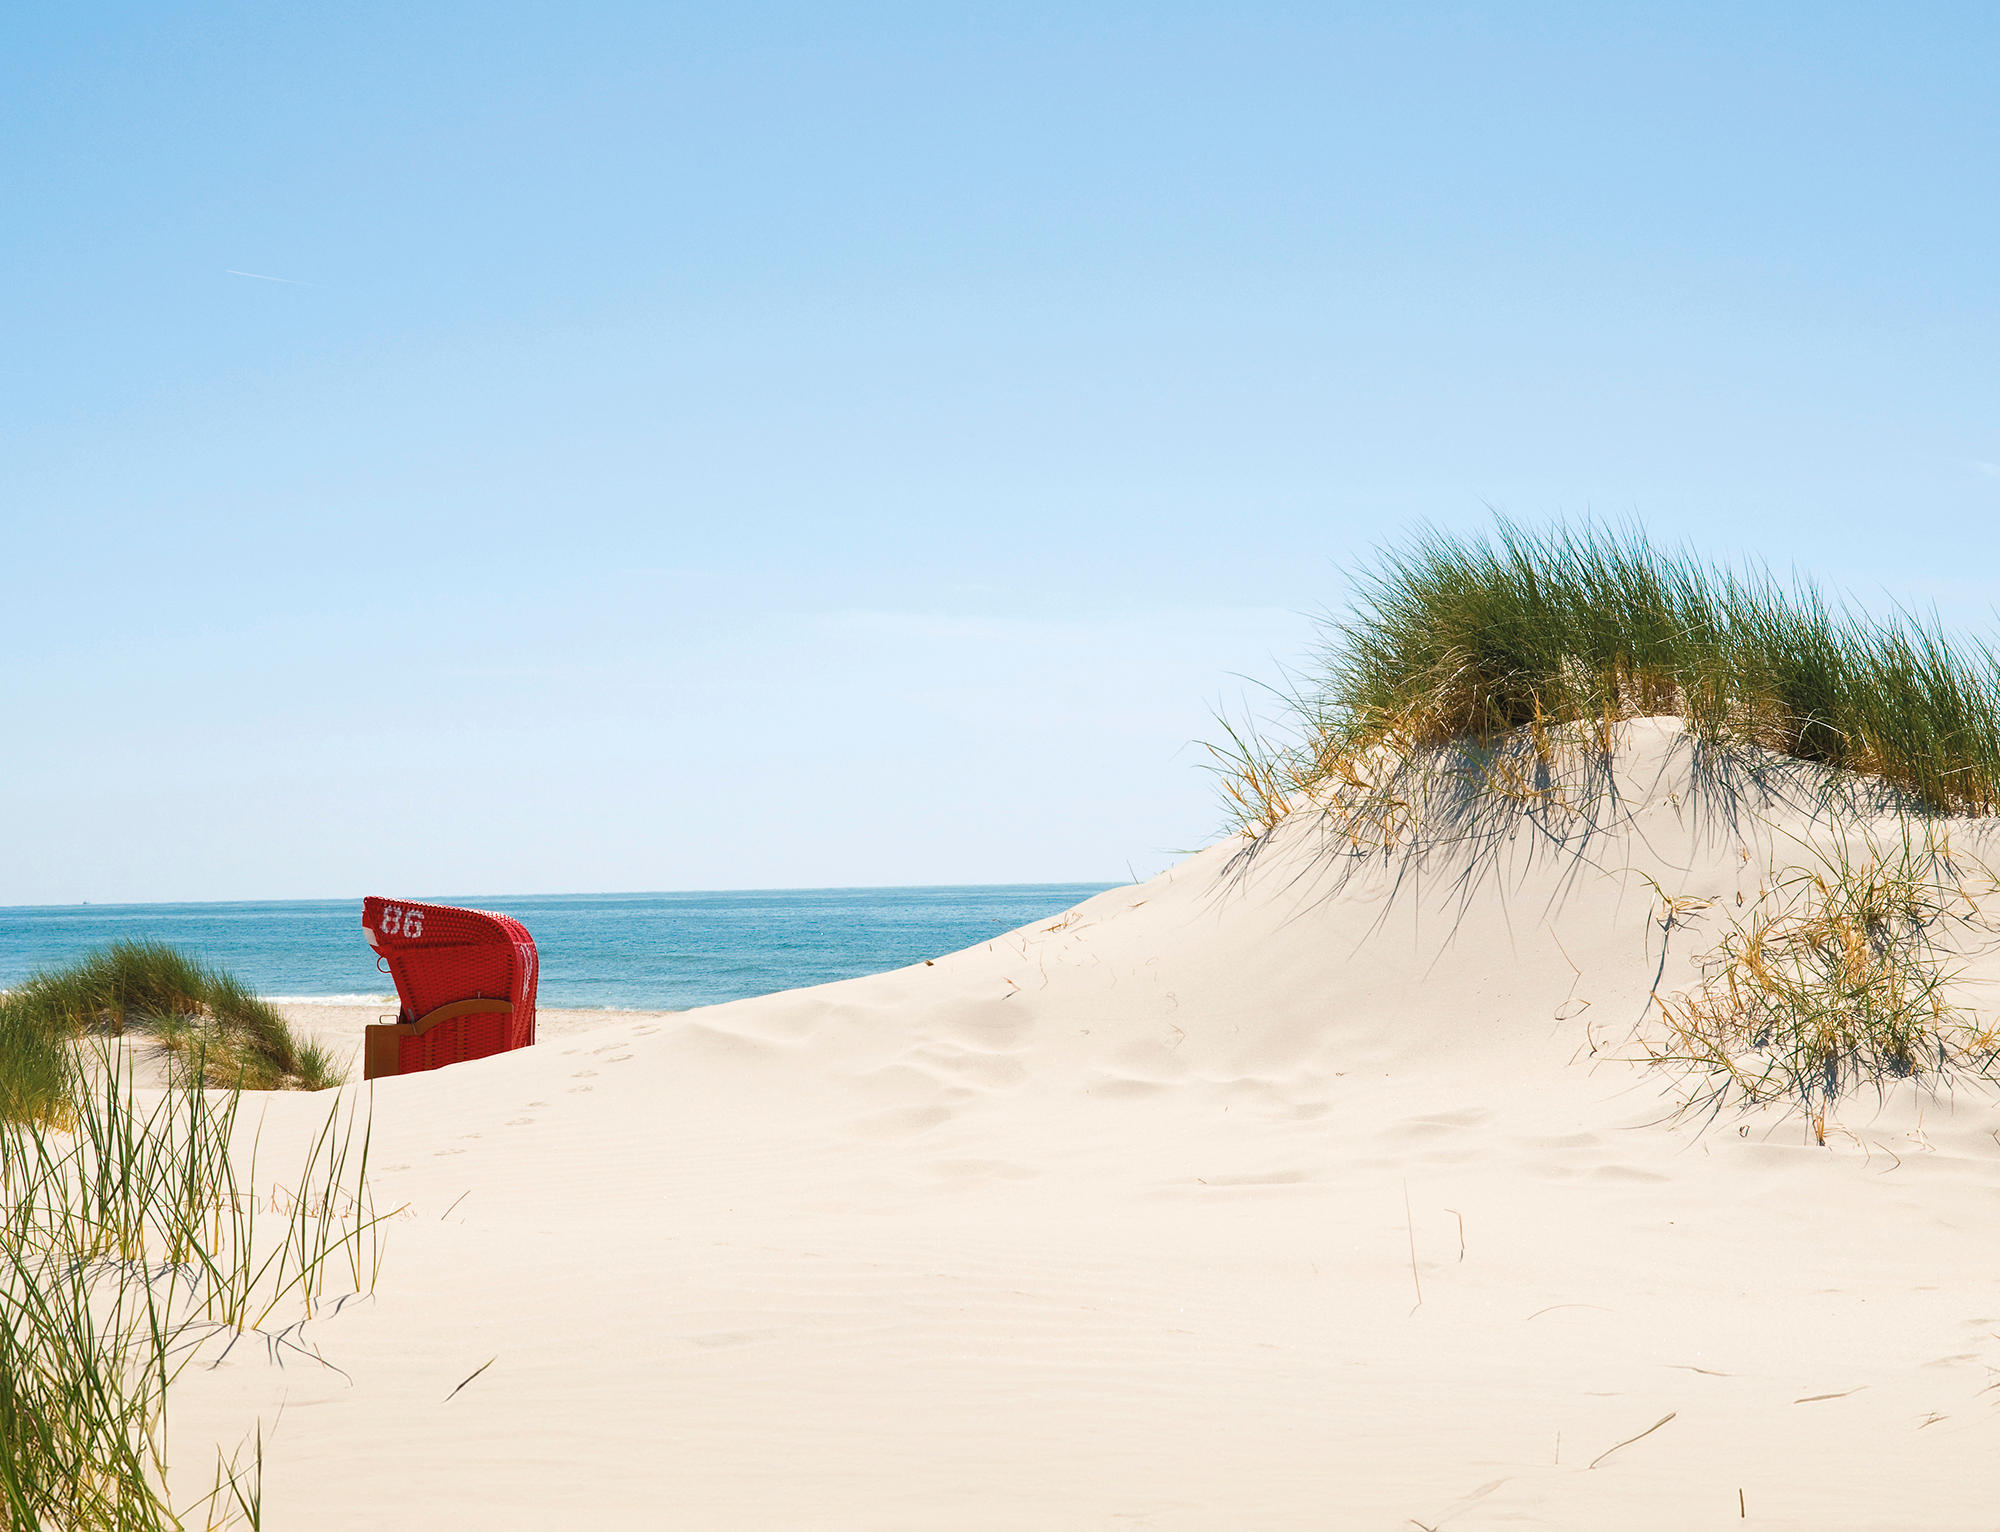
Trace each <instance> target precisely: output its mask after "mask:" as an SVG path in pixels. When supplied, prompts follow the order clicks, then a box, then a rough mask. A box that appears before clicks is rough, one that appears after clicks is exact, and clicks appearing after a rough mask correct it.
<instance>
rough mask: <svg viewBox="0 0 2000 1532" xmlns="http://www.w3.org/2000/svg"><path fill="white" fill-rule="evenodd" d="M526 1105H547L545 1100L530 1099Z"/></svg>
mask: <svg viewBox="0 0 2000 1532" xmlns="http://www.w3.org/2000/svg"><path fill="white" fill-rule="evenodd" d="M528 1105H529V1106H547V1105H548V1102H546V1101H530V1102H529V1103H528Z"/></svg>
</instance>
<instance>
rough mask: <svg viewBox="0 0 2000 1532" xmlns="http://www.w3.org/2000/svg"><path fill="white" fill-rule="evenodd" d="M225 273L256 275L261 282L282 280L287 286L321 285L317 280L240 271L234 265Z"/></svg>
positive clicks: (230, 274) (240, 275) (231, 274)
mask: <svg viewBox="0 0 2000 1532" xmlns="http://www.w3.org/2000/svg"><path fill="white" fill-rule="evenodd" d="M225 275H227V276H232V277H255V278H256V279H257V280H258V281H259V282H282V283H284V284H285V286H287V287H317V286H319V283H317V282H295V281H293V280H292V279H291V278H290V277H267V276H265V275H264V273H263V272H261V271H238V270H237V269H236V268H235V267H234V266H231V267H228V268H226V270H225Z"/></svg>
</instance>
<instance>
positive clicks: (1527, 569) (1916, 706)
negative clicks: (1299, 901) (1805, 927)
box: [1211, 520, 2000, 832]
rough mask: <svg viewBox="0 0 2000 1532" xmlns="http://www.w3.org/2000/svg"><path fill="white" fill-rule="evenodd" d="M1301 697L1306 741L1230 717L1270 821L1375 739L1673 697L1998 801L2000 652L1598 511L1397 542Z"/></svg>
mask: <svg viewBox="0 0 2000 1532" xmlns="http://www.w3.org/2000/svg"><path fill="white" fill-rule="evenodd" d="M1359 586H1360V591H1359V598H1358V600H1357V601H1356V603H1355V605H1354V607H1353V609H1352V610H1351V611H1350V612H1349V613H1348V614H1347V615H1346V616H1344V617H1338V618H1333V619H1330V620H1329V621H1328V622H1327V623H1326V625H1325V628H1324V635H1323V636H1324V642H1323V646H1322V650H1321V653H1320V656H1319V659H1318V661H1317V663H1316V664H1315V666H1314V667H1313V668H1312V670H1311V671H1309V672H1308V673H1307V674H1306V675H1305V676H1303V677H1301V678H1300V679H1299V682H1298V683H1297V688H1296V690H1295V691H1294V692H1293V693H1292V695H1291V696H1290V697H1289V699H1288V702H1289V709H1288V710H1289V712H1290V714H1291V715H1292V716H1291V719H1290V722H1291V724H1292V726H1293V727H1292V733H1293V735H1294V736H1295V738H1294V742H1293V743H1292V744H1290V745H1288V746H1273V745H1271V744H1269V743H1267V742H1265V741H1263V740H1261V739H1259V738H1257V737H1256V736H1255V735H1254V734H1252V733H1250V732H1249V731H1238V730H1235V729H1233V728H1229V726H1228V725H1226V724H1225V730H1226V733H1227V737H1226V739H1225V740H1224V741H1222V742H1220V743H1219V744H1217V745H1214V746H1212V747H1211V749H1212V750H1213V753H1214V754H1215V756H1216V757H1217V761H1218V764H1219V766H1220V768H1221V776H1222V784H1223V791H1224V795H1225V797H1226V798H1227V800H1228V802H1229V805H1230V809H1231V813H1232V815H1233V817H1234V818H1235V819H1236V821H1237V822H1238V824H1239V825H1240V826H1241V827H1242V828H1245V829H1248V830H1251V831H1253V832H1254V831H1258V830H1263V829H1268V828H1269V827H1270V826H1271V825H1273V824H1275V823H1276V822H1277V820H1279V819H1281V818H1283V817H1284V815H1285V814H1286V813H1288V812H1289V811H1290V810H1291V809H1292V808H1293V807H1296V806H1298V804H1300V803H1301V802H1303V801H1305V800H1306V799H1309V798H1311V797H1313V796H1315V795H1316V794H1317V793H1319V792H1321V791H1323V790H1325V789H1328V788H1333V787H1338V786H1339V784H1340V782H1341V780H1342V778H1343V775H1344V774H1353V773H1355V772H1356V771H1357V770H1359V769H1361V768H1358V767H1357V765H1356V763H1357V762H1359V761H1361V760H1363V759H1364V758H1366V757H1368V756H1369V755H1370V753H1371V752H1379V751H1384V750H1386V751H1387V752H1388V754H1389V755H1390V756H1391V757H1393V758H1400V759H1408V758H1410V757H1411V756H1413V755H1416V754H1419V753H1421V752H1422V751H1424V750H1426V749H1428V748H1432V747H1436V746H1440V745H1445V744H1450V743H1455V742H1465V741H1472V742H1478V743H1491V742H1493V741H1495V740H1497V739H1500V738H1503V737H1505V736H1508V735H1511V734H1514V733H1516V732H1518V731H1534V732H1537V733H1539V732H1540V731H1544V730H1549V729H1557V728H1561V727H1563V726H1581V727H1583V728H1584V729H1586V730H1588V731H1592V732H1593V733H1594V734H1595V735H1596V737H1597V739H1598V741H1599V742H1600V743H1601V744H1602V745H1603V746H1604V747H1605V748H1608V747H1609V745H1610V743H1611V734H1612V731H1613V730H1614V728H1615V726H1616V724H1617V723H1618V722H1619V721H1620V720H1622V719H1627V718H1633V717H1641V716H1661V715H1674V716H1678V717H1680V718H1682V719H1685V720H1686V722H1687V726H1688V728H1689V730H1690V731H1691V732H1692V733H1693V734H1694V735H1695V736H1696V737H1697V738H1699V739H1701V740H1703V741H1704V742H1705V743H1707V744H1711V745H1717V746H1722V747H1728V746H1755V747H1760V748H1762V749H1766V750H1771V751H1776V752H1778V753H1780V754H1783V755H1789V756H1793V757H1796V758H1798V759H1801V760H1806V761H1813V762H1818V763H1822V764H1824V765H1826V766H1829V767H1838V768H1843V769H1846V770H1851V771H1856V772H1861V773H1865V774H1867V775H1870V776H1873V777H1876V778H1879V779H1880V780H1882V781H1883V782H1885V783H1887V784H1889V785H1890V786H1892V787H1894V788H1895V789H1897V790H1899V791H1900V792H1902V793H1903V794H1905V795H1907V797H1908V798H1909V800H1910V801H1911V803H1912V804H1913V805H1914V806H1916V807H1919V808H1921V809H1925V810H1930V811H1934V812H1942V813H1966V814H1991V813H1994V812H1996V811H2000V662H1996V657H1995V654H1994V652H1993V650H1992V649H1991V648H1990V647H1989V646H1987V645H1985V644H1982V643H1978V642H1976V641H1973V640H1971V639H1967V638H1963V637H1956V636H1952V635H1948V634H1946V633H1945V632H1944V631H1943V629H1942V628H1940V627H1939V626H1938V624H1937V623H1936V622H1935V621H1933V620H1930V619H1927V618H1923V617H1919V616H1916V615H1913V614H1911V613H1908V612H1901V613H1898V614H1897V615H1896V616H1894V617H1890V618H1887V619H1878V618H1871V617H1868V616H1866V615H1864V614H1862V613H1860V612H1858V611H1856V610H1854V609H1853V608H1852V607H1850V606H1848V605H1846V604H1844V603H1842V602H1840V601H1837V600H1834V599H1832V598H1830V597H1828V596H1827V595H1826V593H1825V592H1824V591H1823V590H1821V589H1820V588H1819V587H1818V586H1816V585H1814V584H1812V583H1811V582H1810V581H1804V580H1801V581H1795V582H1791V583H1785V582H1781V581H1779V580H1777V579H1776V578H1775V577H1773V576H1772V575H1770V574H1769V573H1766V572H1761V571H1759V572H1752V573H1747V574H1745V573H1739V572H1732V571H1729V570H1726V569H1723V568H1720V567H1718V566H1716V565H1714V564H1711V563H1708V562H1706V561H1704V560H1702V559H1701V558H1699V557H1697V556H1696V555H1694V554H1692V553H1688V552H1685V551H1676V550H1667V549H1662V548H1660V547H1657V546H1655V545H1654V544H1653V543H1651V542H1649V541H1648V540H1647V539H1646V537H1645V536H1644V534H1643V533H1640V532H1637V531H1626V532H1618V531H1614V530H1612V529H1609V528H1607V527H1603V526H1600V525H1596V524H1589V525H1582V526H1573V527H1567V526H1565V527H1557V528H1554V529H1552V530H1548V531H1533V530H1529V529H1527V528H1524V527H1522V526H1520V525H1518V524H1516V523H1513V522H1510V521H1506V520H1501V521H1498V522H1497V523H1496V526H1495V529H1494V532H1493V534H1492V535H1491V536H1489V537H1461V536H1455V535H1452V534H1447V533H1442V532H1435V531H1432V532H1424V533H1421V534H1419V535H1417V536H1416V537H1414V538H1413V539H1412V540H1410V541H1409V542H1408V543H1406V544H1404V545H1402V546H1400V547H1395V548H1390V549H1387V550H1385V551H1383V552H1382V553H1380V554H1379V555H1378V557H1377V559H1376V561H1375V563H1374V564H1373V566H1372V567H1371V568H1369V569H1367V570H1365V571H1363V572H1362V575H1361V577H1360V581H1359Z"/></svg>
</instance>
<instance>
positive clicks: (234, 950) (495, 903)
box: [0, 883, 1112, 1011]
mask: <svg viewBox="0 0 2000 1532" xmlns="http://www.w3.org/2000/svg"><path fill="white" fill-rule="evenodd" d="M1111 886H1112V885H1110V884H1105V883H1020V884H1005V885H969V886H951V887H937V888H807V889H753V890H738V891H733V892H727V893H666V894H550V895H535V896H494V895H483V896H478V897H465V896H444V897H438V898H435V899H429V900H428V901H427V902H430V903H434V904H459V905H470V906H471V907H473V908H475V909H482V910H493V911H496V912H498V913H500V914H505V915H511V916H513V917H514V919H516V920H518V921H520V922H521V923H522V924H523V925H524V926H526V927H527V928H528V933H529V934H530V935H531V936H533V937H534V939H535V947H536V950H537V952H538V954H539V955H540V959H541V986H540V992H539V995H538V1000H539V1003H540V1004H542V1005H544V1006H550V1007H557V1008H568V1007H576V1008H605V1009H613V1010H672V1011H678V1010H686V1009H689V1008H690V1007H693V1006H698V1005H717V1004H720V1003H722V1002H723V1001H726V1000H742V999H747V998H748V997H750V996H752V995H765V994H770V993H771V992H773V991H775V990H781V989H796V988H799V987H800V986H802V985H807V984H824V983H826V982H828V981H829V980H833V979H851V978H857V977H859V976H861V975H863V974H871V973H881V972H884V971H886V970H888V969H891V968H901V967H904V966H905V965H907V964H910V963H918V962H922V961H923V960H924V959H925V958H932V957H938V956H941V955H942V954H944V953H947V952H956V951H958V950H959V949H960V948H962V947H970V946H974V945H976V944H978V943H980V942H983V941H990V940H991V939H992V938H993V937H995V936H998V935H1000V934H1001V933H1002V932H1005V931H1011V930H1013V929H1014V928H1015V927H1016V926H1022V925H1026V924H1028V923H1029V922H1031V921H1036V920H1041V919H1043V918H1045V917H1047V916H1051V915H1056V914H1059V913H1060V912H1062V911H1063V910H1066V909H1068V908H1069V907H1070V906H1071V905H1073V904H1077V903H1080V902H1081V901H1082V900H1085V899H1088V898H1089V897H1090V896H1091V895H1092V894H1096V893H1101V892H1102V891H1103V890H1104V889H1106V888H1108V887H1111ZM121 939H128V940H130V939H135V940H146V941H160V942H168V943H171V944H172V945H174V946H176V947H180V948H183V949H186V950H187V951H190V952H192V953H194V954H196V955H198V956H199V957H200V958H202V959H203V960H204V961H206V962H208V963H210V964H212V965H214V966H215V967H218V968H221V969H225V970H227V971H228V972H230V973H232V974H234V975H235V976H236V977H237V978H238V979H240V980H242V981H243V983H244V984H246V985H248V986H249V987H250V988H251V989H252V990H254V991H256V992H257V993H258V994H261V995H266V996H269V997H271V998H273V999H284V1000H323V1001H337V1000H350V1001H354V1002H357V1003H358V1002H365V1001H370V1000H376V999H380V998H382V997H384V996H387V995H389V994H391V993H392V992H393V990H394V986H393V985H392V984H391V983H390V981H389V977H388V975H387V973H386V972H383V971H382V970H381V969H380V968H379V967H378V966H377V963H376V960H375V954H374V952H373V950H372V949H371V948H370V947H369V946H368V944H367V942H366V941H365V940H364V939H363V937H362V934H361V901H360V900H359V899H311V900H285V901H276V902H254V903H241V904H103V905H99V904H87V905H62V906H41V907H33V908H0V989H4V988H6V987H7V986H9V985H12V984H17V983H19V982H20V981H21V980H22V979H24V978H26V977H27V976H28V975H29V974H31V973H33V972H35V971H36V970H37V969H43V968H50V967H54V966H57V965H59V964H62V963H65V962H67V961H69V960H71V959H74V958H76V957H78V956H80V955H82V954H83V953H85V952H88V951H90V950H91V949H92V948H95V947H101V946H104V945H106V944H108V943H110V942H114V941H118V940H121Z"/></svg>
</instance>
